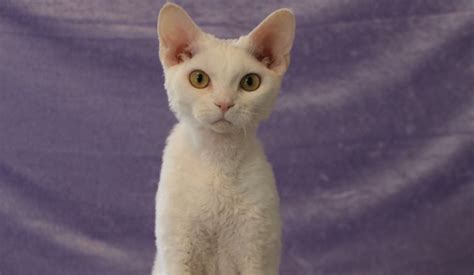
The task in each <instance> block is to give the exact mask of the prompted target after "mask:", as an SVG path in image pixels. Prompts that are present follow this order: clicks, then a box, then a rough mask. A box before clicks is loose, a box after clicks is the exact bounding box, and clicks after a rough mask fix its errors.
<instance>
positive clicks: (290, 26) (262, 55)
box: [248, 9, 295, 75]
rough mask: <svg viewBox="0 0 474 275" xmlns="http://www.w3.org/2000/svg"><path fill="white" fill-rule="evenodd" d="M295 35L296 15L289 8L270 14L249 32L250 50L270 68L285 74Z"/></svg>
mask: <svg viewBox="0 0 474 275" xmlns="http://www.w3.org/2000/svg"><path fill="white" fill-rule="evenodd" d="M294 37H295V16H294V14H293V12H292V11H291V10H289V9H280V10H277V11H275V12H273V13H272V14H270V15H269V16H268V17H267V18H265V20H263V21H262V22H261V23H260V24H259V25H258V26H257V27H256V28H255V29H253V30H252V31H251V32H250V33H249V34H248V38H249V40H250V51H251V52H252V54H253V55H254V56H255V58H257V59H258V60H259V61H260V62H263V63H264V64H265V65H266V66H267V67H268V68H269V69H271V70H273V71H275V72H276V73H278V74H280V75H283V74H284V73H285V72H286V70H287V69H288V65H289V64H290V51H291V48H292V46H293V40H294Z"/></svg>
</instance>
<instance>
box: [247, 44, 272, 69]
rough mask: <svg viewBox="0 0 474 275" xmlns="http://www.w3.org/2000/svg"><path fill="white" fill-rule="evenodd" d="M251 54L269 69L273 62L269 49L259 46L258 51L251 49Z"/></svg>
mask: <svg viewBox="0 0 474 275" xmlns="http://www.w3.org/2000/svg"><path fill="white" fill-rule="evenodd" d="M251 54H252V55H253V56H254V57H255V58H256V59H257V60H258V61H259V62H261V63H263V64H264V65H265V66H266V67H267V68H269V69H271V67H272V64H273V63H274V62H275V58H274V55H273V53H272V49H271V48H270V47H265V46H261V47H259V48H258V49H253V50H252V51H251Z"/></svg>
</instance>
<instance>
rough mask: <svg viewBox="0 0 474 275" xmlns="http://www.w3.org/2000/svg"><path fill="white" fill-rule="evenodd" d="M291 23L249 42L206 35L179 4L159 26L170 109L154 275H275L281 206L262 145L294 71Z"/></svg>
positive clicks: (281, 18) (283, 20) (277, 24)
mask: <svg viewBox="0 0 474 275" xmlns="http://www.w3.org/2000/svg"><path fill="white" fill-rule="evenodd" d="M294 32H295V19H294V15H293V13H292V12H291V11H290V10H288V9H280V10H277V11H275V12H274V13H272V14H271V15H270V16H268V17H267V18H266V19H265V20H264V21H263V22H262V23H261V24H260V25H258V26H257V27H256V28H255V29H254V30H253V31H252V32H250V34H248V35H247V36H243V37H240V38H239V39H236V40H222V39H218V38H215V37H214V36H212V35H210V34H207V33H204V32H203V31H201V30H200V29H199V27H198V26H197V25H196V24H195V23H194V22H193V21H192V19H191V18H190V17H189V15H188V14H187V13H186V12H185V11H184V10H183V9H182V8H181V7H179V6H177V5H175V4H170V3H168V4H166V5H165V6H164V7H163V8H162V9H161V11H160V15H159V17H158V36H159V42H160V59H161V63H162V65H163V68H164V72H165V88H166V91H167V94H168V99H169V105H170V108H171V110H172V111H173V112H174V113H175V115H176V117H177V118H178V120H179V123H178V124H177V125H176V126H175V127H174V129H173V130H172V132H171V134H170V136H169V137H168V140H167V145H166V148H165V150H164V154H163V165H162V168H161V176H160V183H159V187H158V192H157V195H156V228H155V234H156V246H157V255H156V258H155V264H154V268H153V275H198V274H199V275H214V274H216V275H217V274H220V275H237V274H240V275H276V274H278V268H279V262H280V247H281V221H280V215H279V199H278V193H277V190H276V186H275V180H274V176H273V172H272V169H271V167H270V165H269V163H268V162H267V160H266V157H265V155H264V152H263V150H262V147H261V145H260V143H259V141H258V139H257V137H256V130H257V126H258V124H259V122H260V121H261V120H263V119H265V118H267V117H268V116H269V115H270V113H271V109H272V107H273V104H274V101H275V99H276V97H277V95H278V93H279V89H280V83H281V80H282V77H283V74H284V73H285V71H286V70H287V68H288V65H289V61H290V50H291V47H292V44H293V38H294Z"/></svg>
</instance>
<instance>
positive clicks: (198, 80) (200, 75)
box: [196, 73, 203, 83]
mask: <svg viewBox="0 0 474 275" xmlns="http://www.w3.org/2000/svg"><path fill="white" fill-rule="evenodd" d="M202 79H203V77H202V74H201V73H198V74H197V76H196V81H197V82H199V83H201V82H202Z"/></svg>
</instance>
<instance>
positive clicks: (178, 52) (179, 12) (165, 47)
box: [157, 3, 201, 67]
mask: <svg viewBox="0 0 474 275" xmlns="http://www.w3.org/2000/svg"><path fill="white" fill-rule="evenodd" d="M157 28H158V38H159V41H160V59H161V61H162V64H163V65H164V66H165V67H170V66H173V65H177V64H179V63H182V62H184V61H186V60H188V59H190V58H192V57H193V56H194V54H195V52H196V49H195V48H196V40H198V38H199V36H200V35H201V30H200V29H199V27H198V26H197V25H196V24H195V23H194V21H193V20H192V19H191V17H190V16H189V15H188V14H187V13H186V12H185V11H184V10H183V9H182V8H181V7H180V6H178V5H176V4H172V3H167V4H165V5H164V6H163V8H162V9H161V11H160V14H159V16H158V26H157Z"/></svg>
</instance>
